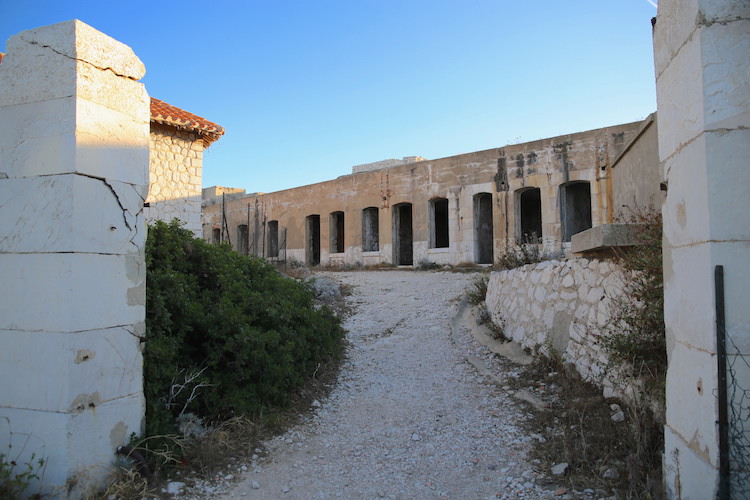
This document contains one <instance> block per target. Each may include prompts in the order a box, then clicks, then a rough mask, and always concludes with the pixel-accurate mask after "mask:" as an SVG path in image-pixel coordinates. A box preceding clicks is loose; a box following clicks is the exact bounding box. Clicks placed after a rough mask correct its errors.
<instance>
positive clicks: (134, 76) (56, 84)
mask: <svg viewBox="0 0 750 500" xmlns="http://www.w3.org/2000/svg"><path fill="white" fill-rule="evenodd" d="M6 50H7V53H8V55H7V57H6V59H4V60H3V64H2V66H0V87H3V89H4V92H3V93H2V95H0V106H2V105H8V104H18V103H25V102H35V101H40V100H46V99H56V98H60V97H68V96H72V95H74V94H75V93H76V92H80V91H81V90H82V89H83V88H85V87H86V84H87V83H93V84H94V85H95V86H98V85H99V84H98V81H99V80H100V79H101V78H106V77H107V75H105V74H104V73H105V72H106V73H109V74H110V75H111V76H112V77H113V78H117V79H119V80H121V83H123V84H127V83H128V82H129V84H130V85H140V84H138V83H136V82H135V80H139V79H141V78H142V77H143V75H144V74H145V67H144V66H143V63H142V62H141V61H140V60H139V59H138V58H137V57H136V56H135V54H134V53H133V51H132V49H130V47H128V46H127V45H125V44H123V43H121V42H118V41H117V40H114V39H113V38H111V37H108V36H107V35H105V34H103V33H101V32H99V31H97V30H95V29H94V28H92V27H90V26H88V25H86V24H85V23H82V22H81V21H78V20H74V21H66V22H62V23H58V24H54V25H51V26H44V27H41V28H36V29H33V30H28V31H24V32H21V33H19V34H17V35H15V36H13V37H11V38H10V39H9V40H8V43H7V45H6ZM30 62H32V63H30ZM87 71H95V72H96V73H97V75H98V76H97V77H96V78H93V79H89V78H88V77H86V76H85V74H86V72H87ZM76 72H78V73H81V74H82V75H84V78H82V79H77V78H76V77H75V75H76ZM99 90H102V89H101V88H100V89H99ZM84 93H86V92H85V91H84ZM108 93H109V94H110V95H112V93H111V92H108Z"/></svg>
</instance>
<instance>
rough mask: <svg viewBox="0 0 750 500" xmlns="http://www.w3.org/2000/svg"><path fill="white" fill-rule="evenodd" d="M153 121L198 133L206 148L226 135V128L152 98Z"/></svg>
mask: <svg viewBox="0 0 750 500" xmlns="http://www.w3.org/2000/svg"><path fill="white" fill-rule="evenodd" d="M151 121H152V122H156V123H161V124H164V125H171V126H173V127H177V128H181V129H187V130H190V131H193V132H197V133H198V135H200V136H201V137H202V138H203V143H204V144H205V146H206V147H208V146H210V145H211V144H212V143H213V142H215V141H217V140H219V137H221V136H222V135H224V128H223V127H221V126H220V125H217V124H215V123H214V122H210V121H208V120H206V119H205V118H202V117H200V116H198V115H194V114H193V113H188V112H187V111H185V110H184V109H180V108H178V107H177V106H172V105H171V104H167V103H166V102H164V101H160V100H159V99H155V98H153V97H152V98H151Z"/></svg>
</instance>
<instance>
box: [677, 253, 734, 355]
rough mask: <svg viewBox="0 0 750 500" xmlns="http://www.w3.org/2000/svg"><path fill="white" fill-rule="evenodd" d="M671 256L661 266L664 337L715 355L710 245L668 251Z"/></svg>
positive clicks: (714, 319) (714, 315)
mask: <svg viewBox="0 0 750 500" xmlns="http://www.w3.org/2000/svg"><path fill="white" fill-rule="evenodd" d="M671 257H672V258H671V260H665V267H664V287H665V290H667V293H665V294H664V321H665V324H666V327H667V338H668V339H669V338H674V337H675V335H679V339H680V341H681V342H683V343H684V344H686V345H690V346H693V347H694V348H697V349H704V350H706V351H708V352H716V340H715V334H714V333H713V332H715V331H716V328H715V323H716V311H715V303H714V293H713V281H714V270H713V266H712V260H711V248H710V245H707V244H702V245H696V246H691V247H680V248H672V251H671ZM675 270H679V272H675ZM744 309H746V308H744Z"/></svg>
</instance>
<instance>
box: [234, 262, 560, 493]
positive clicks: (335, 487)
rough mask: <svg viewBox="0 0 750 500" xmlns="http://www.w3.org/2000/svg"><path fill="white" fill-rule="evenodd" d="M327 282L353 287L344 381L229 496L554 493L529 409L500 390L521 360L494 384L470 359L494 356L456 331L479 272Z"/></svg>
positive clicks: (271, 446)
mask: <svg viewBox="0 0 750 500" xmlns="http://www.w3.org/2000/svg"><path fill="white" fill-rule="evenodd" d="M325 275H326V276H328V277H331V278H333V279H335V280H337V281H339V282H341V283H346V284H349V285H351V286H352V287H353V291H352V295H351V296H350V297H348V300H349V301H350V303H351V304H352V305H353V306H354V308H355V313H354V314H353V315H352V316H351V317H349V318H348V319H347V320H346V322H345V327H346V328H347V330H348V331H349V334H348V338H349V341H350V342H351V348H350V351H349V353H348V359H347V361H346V362H345V364H344V366H343V368H342V371H341V374H340V377H339V381H338V384H337V386H336V388H335V389H334V390H333V392H332V393H331V395H330V397H329V398H327V399H326V400H323V401H320V406H319V407H318V406H317V405H315V406H316V408H315V409H314V411H313V413H312V414H311V416H309V417H306V418H305V419H304V420H303V422H302V423H301V424H299V425H297V426H296V427H294V428H293V429H291V430H289V431H288V432H287V433H285V434H284V435H281V436H279V437H277V438H275V439H273V440H271V441H269V442H267V443H266V448H267V450H268V454H267V456H265V457H261V458H258V459H257V460H256V461H254V462H253V463H252V464H248V469H249V470H248V472H247V473H246V474H245V475H244V478H243V480H242V481H241V482H239V483H237V484H235V485H234V486H233V487H232V489H231V490H229V491H228V492H226V493H225V495H224V496H223V497H222V498H226V499H230V498H252V499H279V498H283V499H328V498H346V499H375V498H383V499H422V498H424V499H433V498H450V499H481V498H529V499H537V498H550V497H551V496H552V494H553V493H552V491H551V490H550V489H548V488H550V486H547V487H544V486H542V485H541V484H540V483H541V482H542V481H541V480H540V478H538V477H537V474H536V472H534V467H533V464H530V463H527V462H526V460H525V452H526V451H527V449H528V447H529V444H530V439H531V438H529V437H526V436H524V435H523V432H522V431H521V430H520V429H519V428H518V427H517V423H518V422H519V421H521V420H522V419H524V418H527V416H526V410H525V407H524V406H523V404H522V403H519V402H518V401H516V400H514V399H511V397H510V396H509V395H508V394H507V393H506V391H504V390H503V389H502V387H501V386H498V385H497V380H498V379H497V377H500V378H502V377H512V376H514V373H513V365H512V364H511V363H507V364H506V365H504V366H505V368H504V369H503V372H502V373H497V374H496V378H495V383H494V384H492V383H490V381H489V380H488V379H485V378H483V377H482V376H480V375H479V374H478V372H477V370H476V368H475V367H474V366H472V365H471V364H469V363H467V362H466V359H467V356H471V355H474V356H477V355H478V356H479V357H480V358H481V357H482V356H485V357H486V356H488V353H487V352H486V350H483V349H482V348H480V347H479V346H478V345H477V344H476V343H475V342H474V340H473V338H472V337H471V335H470V334H469V333H467V332H465V331H463V332H460V331H459V332H454V333H453V334H452V332H451V318H452V317H453V316H454V315H455V313H456V311H457V307H458V302H459V301H460V299H461V298H462V296H463V294H464V291H465V290H466V288H467V286H468V285H469V284H470V281H471V278H472V275H470V274H459V273H448V272H412V271H380V272H375V271H370V272H347V273H325ZM454 330H455V328H454ZM475 359H476V358H475ZM485 375H486V373H485ZM552 489H553V490H554V487H552Z"/></svg>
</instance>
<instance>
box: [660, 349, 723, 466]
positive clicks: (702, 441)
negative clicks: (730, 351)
mask: <svg viewBox="0 0 750 500" xmlns="http://www.w3.org/2000/svg"><path fill="white" fill-rule="evenodd" d="M669 363H670V367H669V369H668V370H667V387H669V390H668V391H667V399H666V403H667V412H666V421H667V426H669V427H670V428H671V429H672V430H673V431H674V432H676V433H677V434H679V435H680V436H682V438H683V440H684V441H685V442H686V443H688V444H689V445H690V447H691V448H693V450H694V451H695V452H696V453H698V454H699V455H700V456H701V457H703V459H704V460H706V461H707V462H710V463H715V459H716V455H717V446H718V445H717V443H718V437H717V428H716V423H715V422H716V415H717V413H716V412H717V399H716V394H715V392H714V391H715V389H716V387H717V383H718V382H717V373H716V356H714V355H712V354H710V353H707V352H705V351H702V350H697V349H694V348H690V347H688V346H686V345H685V344H683V343H682V342H675V343H673V344H672V346H671V349H670V352H669ZM686 366H689V367H690V371H689V373H687V372H685V370H684V367H686ZM687 408H689V409H690V411H685V410H686V409H687Z"/></svg>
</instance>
